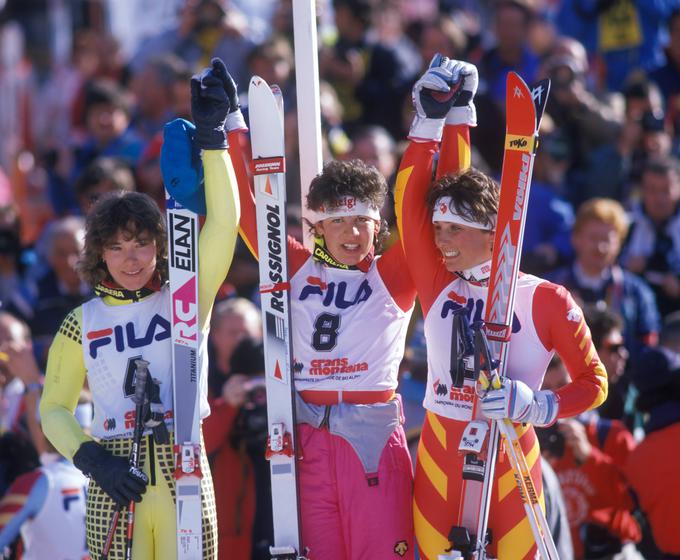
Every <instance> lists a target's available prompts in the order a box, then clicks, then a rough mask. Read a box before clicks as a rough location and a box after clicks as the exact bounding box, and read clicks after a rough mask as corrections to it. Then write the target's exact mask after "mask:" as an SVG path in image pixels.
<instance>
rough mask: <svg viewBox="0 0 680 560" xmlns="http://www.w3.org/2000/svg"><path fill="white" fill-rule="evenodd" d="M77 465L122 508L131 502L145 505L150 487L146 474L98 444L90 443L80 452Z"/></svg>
mask: <svg viewBox="0 0 680 560" xmlns="http://www.w3.org/2000/svg"><path fill="white" fill-rule="evenodd" d="M73 464H74V465H75V466H76V467H77V468H78V469H80V470H81V471H82V472H83V474H84V475H85V476H88V477H89V478H91V479H92V480H94V481H95V482H96V483H97V484H98V485H99V487H100V488H101V489H102V490H104V492H106V493H107V494H108V495H109V496H110V497H111V499H112V500H113V501H114V502H116V503H117V504H118V505H119V506H122V507H124V506H127V505H128V504H129V503H130V500H134V501H135V502H141V501H142V494H144V492H146V485H147V484H149V478H148V477H147V476H146V474H144V473H143V472H142V471H141V470H139V469H138V468H136V467H133V466H132V465H130V462H129V461H128V460H127V459H126V458H124V457H117V456H115V455H113V454H112V453H111V452H109V451H107V450H106V449H104V448H103V447H102V446H101V445H99V444H98V443H97V442H94V441H86V442H85V443H83V444H82V445H81V446H80V447H79V448H78V451H76V453H75V455H73Z"/></svg>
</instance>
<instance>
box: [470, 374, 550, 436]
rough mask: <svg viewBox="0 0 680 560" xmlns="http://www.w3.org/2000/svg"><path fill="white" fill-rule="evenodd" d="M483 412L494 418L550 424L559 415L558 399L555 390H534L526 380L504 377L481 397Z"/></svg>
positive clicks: (538, 424) (542, 424)
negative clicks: (501, 383)
mask: <svg viewBox="0 0 680 560" xmlns="http://www.w3.org/2000/svg"><path fill="white" fill-rule="evenodd" d="M480 406H481V408H482V412H483V413H484V415H485V416H486V417H487V418H490V419H492V420H502V419H504V418H509V419H510V420H512V421H513V422H521V423H527V424H533V425H534V426H549V425H550V424H552V423H553V422H555V420H556V419H557V411H558V409H559V403H558V401H557V396H556V395H555V393H553V392H552V391H536V392H534V391H532V390H531V388H530V387H529V386H528V385H527V384H526V383H524V382H522V381H518V380H514V379H505V380H504V381H503V385H502V386H501V387H500V388H499V389H490V390H489V391H488V392H487V393H486V394H485V395H484V396H483V397H482V398H481V400H480Z"/></svg>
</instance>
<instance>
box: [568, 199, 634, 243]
mask: <svg viewBox="0 0 680 560" xmlns="http://www.w3.org/2000/svg"><path fill="white" fill-rule="evenodd" d="M591 221H598V222H604V223H605V224H607V225H609V226H611V227H613V228H614V229H615V230H616V233H617V235H618V236H619V239H620V240H621V241H623V240H624V239H626V235H628V226H629V221H628V216H627V215H626V211H625V210H624V209H623V206H621V204H620V203H619V202H617V201H616V200H613V199H611V198H591V199H590V200H587V201H586V202H584V203H583V204H581V206H580V207H579V209H578V211H577V212H576V219H575V220H574V227H573V229H572V233H578V232H579V230H580V229H581V228H582V227H583V226H584V224H586V223H587V222H591Z"/></svg>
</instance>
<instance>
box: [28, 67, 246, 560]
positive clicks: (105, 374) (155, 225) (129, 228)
mask: <svg viewBox="0 0 680 560" xmlns="http://www.w3.org/2000/svg"><path fill="white" fill-rule="evenodd" d="M225 76H226V68H225V67H224V64H223V63H222V61H220V60H218V59H215V60H213V63H212V68H210V69H206V70H205V71H204V72H203V73H202V74H201V75H199V76H195V77H194V78H192V84H191V85H192V114H193V118H194V121H195V122H196V142H197V145H198V146H199V147H200V148H202V149H203V151H202V156H201V157H202V161H203V169H204V173H205V204H206V208H207V218H206V221H205V225H204V226H203V228H202V230H201V234H200V238H199V255H200V258H199V266H198V278H199V280H198V294H199V302H198V304H199V312H198V313H199V325H198V327H199V333H200V337H201V346H200V348H201V350H200V353H199V364H198V367H199V371H200V375H201V377H200V383H199V386H200V394H201V396H200V398H201V402H200V415H201V418H204V417H205V416H207V415H208V414H209V407H208V403H207V395H206V391H207V384H206V374H207V368H206V365H207V364H206V362H207V356H206V353H205V341H206V339H207V334H208V328H209V324H210V313H211V310H212V305H213V302H214V299H215V295H216V293H217V290H218V289H219V287H220V285H221V284H222V282H223V280H224V278H225V276H226V273H227V271H228V269H229V266H230V264H231V259H232V256H233V250H234V244H235V241H236V236H237V234H238V221H239V200H238V192H237V189H236V180H235V178H234V172H233V168H232V165H231V160H230V158H229V155H228V153H227V150H226V148H227V141H226V138H225V135H224V121H225V120H226V118H227V114H228V112H229V101H228V99H227V98H226V94H224V88H223V85H222V81H223V80H224V79H225ZM81 274H82V276H83V278H84V279H85V280H87V281H88V282H89V283H90V284H92V285H93V286H94V287H95V290H96V293H97V294H98V296H99V297H96V298H93V299H92V300H90V301H88V302H86V303H85V304H83V305H82V306H80V307H78V308H76V309H74V310H73V311H72V312H71V313H70V314H69V315H68V316H67V317H66V319H65V320H64V322H63V323H62V325H61V327H60V329H59V332H58V333H57V335H56V337H55V339H54V342H53V344H52V347H51V349H50V354H49V359H48V364H47V375H46V380H45V388H44V393H43V398H42V402H41V406H40V412H41V417H42V423H43V428H44V431H45V434H46V435H47V437H48V438H49V439H50V441H51V442H52V443H53V444H54V446H55V447H56V448H57V449H58V450H59V452H60V453H62V454H63V455H64V456H66V457H67V458H69V459H71V460H72V461H73V463H74V464H75V465H76V466H77V467H78V468H79V469H80V470H82V471H83V472H85V473H86V474H87V475H88V476H89V477H90V478H91V481H90V486H89V490H88V499H87V522H86V523H87V544H88V548H89V550H90V554H91V555H92V556H93V557H95V556H97V557H98V556H99V554H100V553H101V551H102V547H103V545H104V541H105V539H106V535H107V531H108V528H109V523H110V519H111V515H112V512H113V511H114V509H115V507H116V504H119V505H121V506H127V504H128V503H129V501H130V500H134V501H135V502H139V503H138V505H137V507H136V511H135V523H134V534H133V548H132V556H133V558H135V559H144V560H153V559H158V560H160V559H162V560H167V559H173V558H175V557H176V554H177V553H176V540H177V539H176V521H175V505H174V489H175V483H174V479H173V471H174V458H173V452H172V450H173V446H172V443H173V442H172V437H170V438H169V441H168V442H167V443H160V444H159V443H158V442H154V437H153V436H152V435H151V432H150V430H148V429H147V430H146V431H145V436H144V437H143V438H142V445H141V450H140V469H141V470H137V471H136V470H134V469H131V468H130V467H129V464H128V456H129V452H130V448H131V444H132V433H133V429H134V418H135V411H134V409H135V404H134V402H132V399H131V398H130V397H131V396H132V395H133V394H134V371H135V360H137V359H139V358H143V359H144V360H146V361H147V362H149V364H150V365H149V366H148V369H149V373H150V377H149V382H148V383H152V385H153V390H152V391H150V395H151V397H152V404H153V405H154V406H155V408H154V410H155V414H156V417H155V418H156V420H157V422H156V423H157V424H159V425H160V426H161V427H162V426H163V425H165V426H166V427H167V428H168V429H169V431H170V432H171V431H172V427H173V402H172V374H171V358H170V357H171V337H170V316H171V309H170V290H169V287H168V284H167V281H166V280H167V275H168V272H167V241H166V229H165V218H164V216H163V215H162V214H161V212H160V210H159V209H158V207H157V206H156V205H155V203H154V202H153V201H152V199H151V198H149V197H147V196H146V195H143V194H140V193H116V194H115V195H113V196H110V197H107V198H104V199H102V200H101V201H99V202H98V203H97V205H96V206H95V207H94V208H93V209H92V210H91V212H90V214H89V215H88V219H87V233H86V240H85V255H84V257H83V259H82V261H81ZM86 375H87V380H88V383H89V387H90V390H91V391H92V395H93V401H94V407H95V418H94V421H93V424H92V426H93V427H92V435H93V436H94V438H95V439H92V438H91V437H89V436H88V435H86V434H85V433H84V432H83V430H82V429H81V428H80V426H79V425H78V423H77V422H76V420H75V418H74V416H73V411H74V409H75V405H76V403H77V399H78V395H79V393H80V389H81V388H82V386H83V383H84V381H85V377H86ZM152 379H153V381H152ZM152 408H153V407H152ZM159 419H161V420H162V421H159ZM148 425H150V423H149V424H147V426H148ZM157 430H158V428H157ZM158 433H159V434H160V433H162V429H161V430H158ZM158 439H159V440H161V439H162V437H161V438H158ZM201 455H202V456H201V471H202V473H203V479H202V509H203V511H202V517H203V519H202V522H203V558H204V559H211V560H212V559H214V558H216V557H217V532H216V517H215V508H214V496H213V490H212V480H211V477H210V469H209V467H208V463H207V460H206V457H205V453H204V452H202V454H201ZM141 471H143V472H141ZM142 494H144V499H143V500H142ZM123 519H124V518H122V517H121V521H120V522H119V524H118V529H117V532H116V535H115V537H114V541H113V546H112V548H111V551H110V553H109V558H110V559H112V560H114V559H119V558H121V559H122V558H123V557H124V549H125V529H126V527H125V523H124V521H123Z"/></svg>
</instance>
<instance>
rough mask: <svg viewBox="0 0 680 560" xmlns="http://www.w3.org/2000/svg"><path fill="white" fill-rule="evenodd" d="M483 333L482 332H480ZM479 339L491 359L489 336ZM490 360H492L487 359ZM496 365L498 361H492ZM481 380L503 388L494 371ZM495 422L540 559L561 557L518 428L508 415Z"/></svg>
mask: <svg viewBox="0 0 680 560" xmlns="http://www.w3.org/2000/svg"><path fill="white" fill-rule="evenodd" d="M478 332H479V333H480V334H481V331H478ZM480 342H482V348H481V353H482V355H483V357H484V359H485V361H486V360H489V349H488V345H486V339H485V338H484V336H483V334H482V335H481V336H480ZM487 363H490V362H487ZM490 365H491V367H493V366H494V365H496V364H490ZM478 379H479V383H480V385H481V386H482V389H484V390H488V389H489V388H490V387H494V388H495V389H498V388H500V386H501V379H500V377H499V376H498V374H497V373H493V374H492V377H491V380H489V378H488V376H487V375H486V373H485V372H484V371H483V370H481V371H480V375H479V377H478ZM495 423H496V425H497V426H498V429H499V431H500V433H501V435H502V436H503V439H504V440H505V452H506V455H507V456H508V460H509V461H510V466H511V468H512V471H513V474H514V476H515V482H516V483H517V489H518V490H519V494H520V497H521V499H522V505H523V507H524V511H525V513H526V514H527V519H528V520H529V525H530V526H531V532H532V534H533V536H534V541H535V542H536V546H537V547H538V550H539V552H540V554H541V558H543V559H544V560H559V556H558V555H557V548H556V547H555V543H554V541H553V539H552V535H551V533H550V528H549V527H548V522H547V520H546V518H545V514H544V513H543V509H541V504H540V503H539V501H538V494H537V492H536V487H535V486H534V481H533V479H532V478H531V473H530V472H529V465H528V464H527V461H526V457H525V456H524V451H523V450H522V447H521V445H520V443H519V437H518V436H517V432H516V431H515V427H514V426H513V425H512V422H511V421H510V420H508V419H507V418H506V419H504V420H496V421H495Z"/></svg>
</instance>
